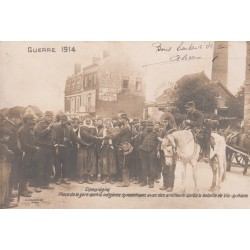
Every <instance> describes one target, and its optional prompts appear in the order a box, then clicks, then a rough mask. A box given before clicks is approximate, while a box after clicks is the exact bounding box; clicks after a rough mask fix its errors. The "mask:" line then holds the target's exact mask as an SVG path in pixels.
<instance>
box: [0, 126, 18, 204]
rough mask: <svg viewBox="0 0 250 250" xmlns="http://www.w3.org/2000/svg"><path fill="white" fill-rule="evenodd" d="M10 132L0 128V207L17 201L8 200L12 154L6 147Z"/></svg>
mask: <svg viewBox="0 0 250 250" xmlns="http://www.w3.org/2000/svg"><path fill="white" fill-rule="evenodd" d="M11 136H12V133H11V131H10V130H9V129H7V128H4V127H3V128H0V208H13V207H17V203H12V202H10V197H9V196H8V192H9V178H10V174H11V166H12V164H13V160H14V154H13V152H12V151H10V150H9V149H8V146H7V142H8V140H9V139H10V137H11Z"/></svg>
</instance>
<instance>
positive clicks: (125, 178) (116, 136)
mask: <svg viewBox="0 0 250 250" xmlns="http://www.w3.org/2000/svg"><path fill="white" fill-rule="evenodd" d="M118 119H119V122H120V124H121V129H120V130H119V132H117V133H112V134H110V135H107V136H106V137H105V138H104V139H112V140H117V142H118V152H117V160H118V166H119V168H120V169H121V175H122V182H121V183H119V184H118V185H117V186H118V187H128V186H129V161H130V153H131V152H132V150H133V147H132V145H131V144H130V143H131V138H132V137H133V135H135V134H136V132H135V131H133V129H132V127H131V126H130V124H129V119H128V116H127V114H124V113H122V114H120V115H119V118H118ZM125 148H126V149H125ZM125 150H126V151H127V152H125Z"/></svg>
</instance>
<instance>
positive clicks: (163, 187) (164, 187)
mask: <svg viewBox="0 0 250 250" xmlns="http://www.w3.org/2000/svg"><path fill="white" fill-rule="evenodd" d="M159 189H160V190H167V187H166V186H162V187H160V188H159Z"/></svg>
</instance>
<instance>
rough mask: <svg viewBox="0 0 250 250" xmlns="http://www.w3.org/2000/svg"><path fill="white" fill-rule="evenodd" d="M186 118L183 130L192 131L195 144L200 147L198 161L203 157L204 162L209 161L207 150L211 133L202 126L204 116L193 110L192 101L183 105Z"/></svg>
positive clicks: (193, 104)
mask: <svg viewBox="0 0 250 250" xmlns="http://www.w3.org/2000/svg"><path fill="white" fill-rule="evenodd" d="M185 108H186V112H187V116H186V120H185V121H184V127H185V129H192V131H193V132H194V134H195V137H196V139H197V142H198V143H199V144H200V146H201V153H200V157H199V159H198V161H200V160H201V159H202V157H203V160H204V161H206V162H207V161H208V159H209V153H210V152H209V149H210V137H211V131H210V132H209V131H207V130H206V129H205V128H204V127H203V126H204V115H203V114H202V112H201V111H199V110H197V109H196V108H195V103H194V102H193V101H191V102H188V103H187V104H186V105H185Z"/></svg>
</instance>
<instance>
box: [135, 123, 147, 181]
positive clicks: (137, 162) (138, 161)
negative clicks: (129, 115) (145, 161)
mask: <svg viewBox="0 0 250 250" xmlns="http://www.w3.org/2000/svg"><path fill="white" fill-rule="evenodd" d="M145 133H146V121H145V120H142V121H140V125H139V129H138V135H137V136H136V137H135V138H134V141H133V145H134V150H133V151H134V152H133V153H134V162H133V164H134V165H135V167H134V176H135V180H134V184H140V183H141V172H142V167H141V159H140V154H139V151H140V150H139V147H140V143H141V141H142V137H143V135H144V134H145Z"/></svg>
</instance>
